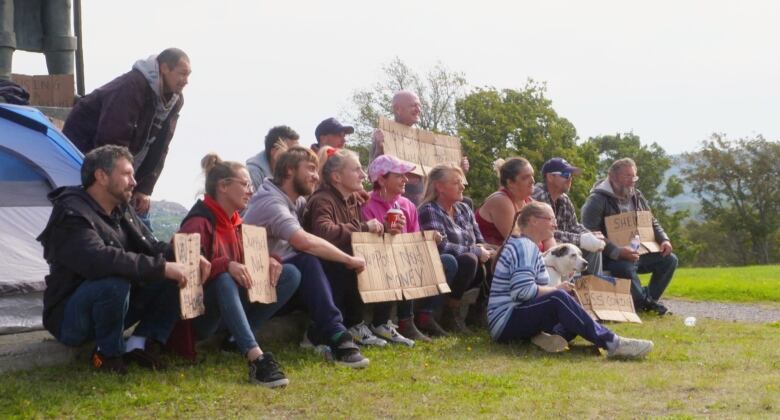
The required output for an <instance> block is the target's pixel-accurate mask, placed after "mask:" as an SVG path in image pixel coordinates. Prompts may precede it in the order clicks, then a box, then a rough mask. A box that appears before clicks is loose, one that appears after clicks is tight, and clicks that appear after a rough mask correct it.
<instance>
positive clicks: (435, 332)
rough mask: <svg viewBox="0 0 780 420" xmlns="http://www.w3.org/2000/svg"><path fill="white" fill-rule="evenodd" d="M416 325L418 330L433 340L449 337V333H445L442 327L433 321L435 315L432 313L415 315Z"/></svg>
mask: <svg viewBox="0 0 780 420" xmlns="http://www.w3.org/2000/svg"><path fill="white" fill-rule="evenodd" d="M414 323H415V325H417V329H418V330H420V331H422V333H423V334H426V335H428V336H429V337H431V338H438V337H447V336H448V335H449V334H448V333H447V331H444V329H443V328H442V327H441V325H439V323H438V322H436V320H435V319H433V314H431V313H430V312H419V313H417V314H415V316H414Z"/></svg>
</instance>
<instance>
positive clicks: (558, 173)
mask: <svg viewBox="0 0 780 420" xmlns="http://www.w3.org/2000/svg"><path fill="white" fill-rule="evenodd" d="M549 173H550V174H553V175H558V176H559V177H561V178H566V179H569V178H571V177H572V173H571V172H549Z"/></svg>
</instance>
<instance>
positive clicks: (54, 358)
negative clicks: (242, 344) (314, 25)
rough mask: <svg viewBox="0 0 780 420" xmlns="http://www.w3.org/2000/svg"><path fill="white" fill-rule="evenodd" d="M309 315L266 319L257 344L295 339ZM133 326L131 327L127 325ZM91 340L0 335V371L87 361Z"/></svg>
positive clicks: (207, 345) (206, 345)
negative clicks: (74, 341)
mask: <svg viewBox="0 0 780 420" xmlns="http://www.w3.org/2000/svg"><path fill="white" fill-rule="evenodd" d="M307 323H308V318H307V316H306V314H304V313H302V312H295V313H292V314H288V315H284V316H281V317H277V318H273V319H271V320H270V321H268V322H267V323H266V324H265V325H264V326H263V327H262V328H261V329H260V331H259V333H258V334H257V340H258V342H259V343H261V344H260V345H261V346H262V345H263V344H262V343H266V342H271V341H275V342H279V341H285V342H286V341H292V342H296V343H297V342H298V341H300V340H301V338H302V336H303V330H304V329H305V328H306V325H307ZM130 330H132V328H131V329H130ZM218 345H219V342H218V339H217V340H216V341H215V340H213V339H212V340H205V341H203V342H201V343H198V347H197V348H198V350H199V351H210V350H212V348H214V347H217V346H218ZM93 347H94V344H93V343H87V344H84V345H82V346H79V347H70V346H66V345H64V344H61V343H59V342H58V341H57V340H56V339H55V338H54V337H53V336H52V335H51V334H49V332H48V331H33V332H25V333H17V334H8V335H0V373H6V372H13V371H17V370H27V369H33V368H37V367H46V366H57V365H63V364H67V363H70V362H72V361H77V360H81V361H84V362H85V363H86V361H87V360H88V359H89V356H90V355H91V353H92V349H93Z"/></svg>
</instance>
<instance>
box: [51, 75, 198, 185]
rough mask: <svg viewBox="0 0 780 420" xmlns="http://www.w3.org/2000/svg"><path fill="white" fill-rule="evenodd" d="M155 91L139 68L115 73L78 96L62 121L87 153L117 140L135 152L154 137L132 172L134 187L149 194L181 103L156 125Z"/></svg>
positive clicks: (166, 153)
mask: <svg viewBox="0 0 780 420" xmlns="http://www.w3.org/2000/svg"><path fill="white" fill-rule="evenodd" d="M155 95H156V94H155V93H154V91H153V90H152V88H151V87H150V86H149V82H147V81H146V78H145V77H144V75H143V73H141V72H140V71H138V70H135V69H134V70H130V71H129V72H127V73H125V74H123V75H121V76H119V77H117V78H116V79H114V80H112V81H110V82H108V83H107V84H105V85H103V86H101V87H99V88H97V89H95V90H94V91H92V93H90V94H89V95H87V96H85V97H83V98H81V99H80V100H79V101H78V103H76V106H74V107H73V110H72V111H71V112H70V115H68V119H67V120H66V121H65V127H63V129H62V132H63V133H64V134H65V135H66V136H68V138H69V139H70V141H72V142H73V144H74V145H76V147H78V148H79V150H81V152H82V153H87V152H89V151H90V150H92V149H95V148H97V147H100V146H103V145H106V144H116V145H119V146H125V147H127V148H128V149H130V153H132V154H133V156H135V155H136V154H137V153H138V152H140V151H141V149H142V148H143V147H144V144H145V143H146V139H147V138H150V137H152V136H156V137H157V141H155V142H154V143H153V144H152V146H151V147H150V148H149V152H148V153H147V154H146V158H145V159H144V162H143V164H142V165H141V167H140V168H138V170H137V171H136V173H135V179H136V181H138V185H137V186H136V187H135V189H136V191H140V192H142V193H144V194H147V195H151V194H152V191H153V190H154V184H156V183H157V178H159V177H160V173H161V172H162V169H163V165H164V164H165V157H166V156H167V155H168V145H169V144H170V142H171V139H172V138H173V132H174V131H175V130H176V121H177V120H178V119H179V111H180V110H181V107H182V105H183V103H184V98H183V97H182V98H180V99H179V101H178V102H177V103H176V105H175V106H174V108H173V110H171V113H170V114H169V115H168V118H167V119H166V120H165V121H164V122H163V123H162V124H161V125H160V126H159V127H155V126H153V124H152V122H153V121H154V112H155V108H154V100H155Z"/></svg>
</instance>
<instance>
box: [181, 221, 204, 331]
mask: <svg viewBox="0 0 780 420" xmlns="http://www.w3.org/2000/svg"><path fill="white" fill-rule="evenodd" d="M173 249H174V254H175V255H176V262H178V263H181V264H184V266H185V267H186V269H187V286H185V287H184V288H183V289H179V303H180V306H181V318H182V319H190V318H195V317H197V316H200V315H203V314H204V313H205V312H206V306H205V305H204V304H203V282H202V281H201V278H200V234H199V233H177V234H175V235H173Z"/></svg>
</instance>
